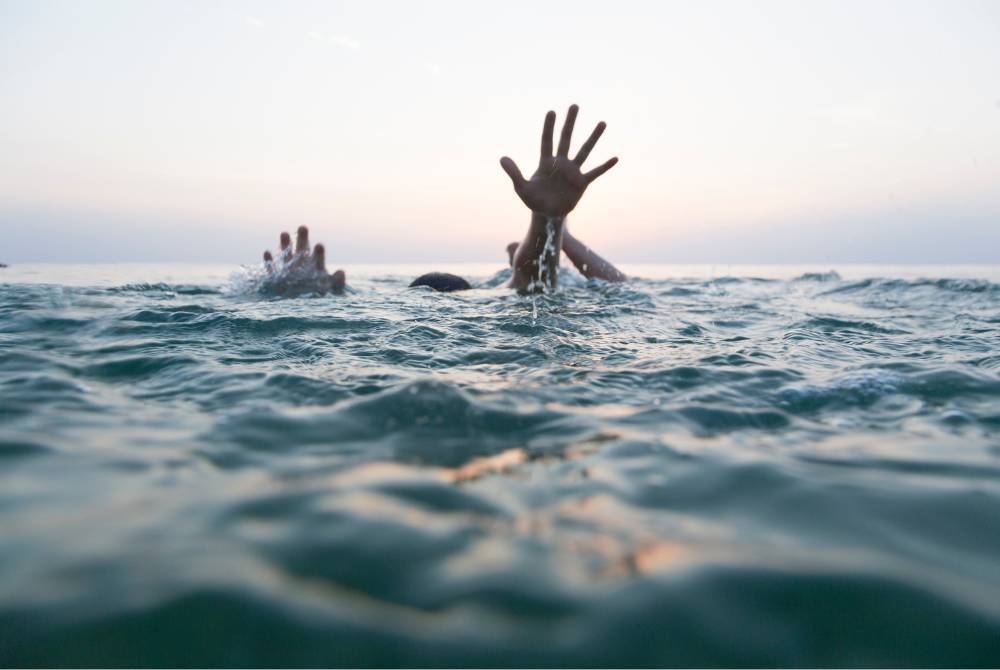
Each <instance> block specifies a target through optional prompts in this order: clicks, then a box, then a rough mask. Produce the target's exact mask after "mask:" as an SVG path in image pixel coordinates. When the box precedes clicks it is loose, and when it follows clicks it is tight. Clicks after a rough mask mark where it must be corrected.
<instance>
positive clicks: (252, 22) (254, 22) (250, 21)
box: [243, 16, 264, 28]
mask: <svg viewBox="0 0 1000 670" xmlns="http://www.w3.org/2000/svg"><path fill="white" fill-rule="evenodd" d="M243 20H244V21H245V22H246V24H247V25H248V26H253V27H254V28H262V27H264V22H263V21H261V20H260V19H258V18H257V17H256V16H245V17H243Z"/></svg>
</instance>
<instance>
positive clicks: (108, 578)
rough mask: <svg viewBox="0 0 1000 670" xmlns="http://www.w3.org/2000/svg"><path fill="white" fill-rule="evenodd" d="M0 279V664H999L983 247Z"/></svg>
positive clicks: (999, 518) (996, 312) (988, 299)
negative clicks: (716, 261) (529, 277)
mask: <svg viewBox="0 0 1000 670" xmlns="http://www.w3.org/2000/svg"><path fill="white" fill-rule="evenodd" d="M424 269H426V268H424ZM627 269H628V268H626V270H627ZM3 272H4V273H7V274H5V275H4V276H3V277H0V279H4V280H5V281H7V282H8V283H6V284H0V559H2V560H0V664H2V665H4V666H10V665H77V666H81V665H82V666H91V665H142V666H146V665H153V666H166V665H170V666H189V665H208V666H213V665H227V666H231V665H244V666H259V665H298V666H315V665H324V666H328V665H378V666H385V665H410V666H426V665H446V666H452V665H472V666H486V665H542V666H545V665H573V666H607V665H614V666H637V665H694V666H700V665H800V666H820V665H919V666H926V665H942V664H949V665H966V666H982V665H995V664H996V662H997V659H998V658H1000V605H998V603H1000V571H998V570H997V568H996V564H997V556H998V555H1000V484H998V482H1000V446H998V445H1000V376H998V375H1000V356H998V355H997V353H996V352H998V351H1000V290H998V289H1000V285H998V284H997V276H996V274H988V273H986V274H979V275H975V274H973V275H972V276H957V275H956V274H950V273H948V272H946V271H944V270H941V271H939V272H937V273H935V272H934V271H933V269H931V270H930V271H927V270H925V271H922V274H921V275H918V276H904V275H903V274H901V273H896V272H892V271H881V272H880V271H879V270H878V269H875V270H867V271H866V273H865V274H860V273H859V271H858V270H856V269H852V268H849V267H848V268H837V271H830V269H829V268H811V269H805V270H794V271H792V270H782V271H772V270H771V269H768V268H753V269H746V270H740V269H732V268H728V269H726V271H725V272H714V271H713V272H703V273H700V274H698V273H691V274H683V273H681V274H678V273H673V276H669V275H670V274H671V273H670V272H668V271H664V272H663V273H662V275H666V276H665V277H664V278H659V279H636V280H633V281H630V282H628V283H625V284H605V283H602V282H587V281H586V280H584V279H583V278H582V277H579V276H574V275H573V273H571V272H568V271H566V270H565V269H561V270H560V284H561V285H562V288H560V289H559V290H557V291H547V292H545V293H539V294H535V295H530V296H521V295H517V294H516V293H515V292H512V291H509V290H506V289H504V288H502V287H503V286H504V285H505V283H506V281H507V280H508V279H509V270H501V271H499V272H495V273H494V272H493V270H491V269H483V270H481V271H479V272H474V273H471V274H470V273H469V272H462V271H459V272H458V273H459V274H465V275H466V276H467V277H468V278H469V279H470V280H471V281H472V282H473V284H474V285H477V286H479V287H481V288H478V289H476V290H472V291H464V292H459V293H449V294H438V293H433V292H430V291H418V290H408V289H407V288H406V286H407V284H408V282H409V280H410V279H412V277H413V276H415V275H416V274H419V272H414V271H411V270H409V269H407V268H395V269H394V268H388V269H383V270H379V271H377V272H368V273H366V272H364V271H360V272H353V273H351V274H349V282H350V283H351V286H352V289H351V290H350V291H348V292H347V293H346V294H344V295H339V296H331V295H325V296H320V295H316V292H315V291H303V292H302V293H303V295H300V296H299V297H295V298H281V299H279V298H278V296H276V295H275V294H276V293H279V292H280V291H274V290H270V289H269V288H268V287H269V282H271V281H273V277H272V276H271V275H267V274H266V273H264V272H263V271H261V270H259V269H254V268H247V269H245V270H242V271H240V272H238V273H237V274H235V275H233V274H231V270H230V269H205V268H187V269H184V268H176V267H172V268H169V269H166V268H150V267H146V268H141V267H138V266H134V267H130V268H114V267H109V266H95V267H93V268H89V269H88V268H73V269H71V270H69V269H67V270H63V271H60V270H59V269H58V268H56V269H52V270H51V271H50V274H48V275H46V274H45V272H44V271H43V270H40V269H29V270H24V271H21V274H17V272H18V270H17V268H8V269H5V270H3ZM60 272H62V274H59V273H60ZM838 273H839V274H838ZM633 274H640V275H641V274H642V273H641V272H639V273H633ZM144 277H145V278H144ZM271 288H274V287H273V285H272V286H271Z"/></svg>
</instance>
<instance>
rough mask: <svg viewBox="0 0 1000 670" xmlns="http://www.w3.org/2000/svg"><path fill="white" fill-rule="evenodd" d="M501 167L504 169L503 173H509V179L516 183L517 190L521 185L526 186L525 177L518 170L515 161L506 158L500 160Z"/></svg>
mask: <svg viewBox="0 0 1000 670" xmlns="http://www.w3.org/2000/svg"><path fill="white" fill-rule="evenodd" d="M500 167H502V168H503V171H504V172H506V173H507V176H508V177H510V180H511V181H512V182H513V183H514V188H515V189H518V188H520V187H521V185H522V184H524V176H523V175H522V174H521V171H520V170H519V169H518V168H517V164H516V163H515V162H514V161H512V160H511V159H509V158H507V157H506V156H504V157H503V158H501V159H500Z"/></svg>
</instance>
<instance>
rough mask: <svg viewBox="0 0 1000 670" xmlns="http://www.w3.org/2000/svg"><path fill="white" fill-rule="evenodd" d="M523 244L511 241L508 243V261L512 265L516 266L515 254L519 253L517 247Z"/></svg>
mask: <svg viewBox="0 0 1000 670" xmlns="http://www.w3.org/2000/svg"><path fill="white" fill-rule="evenodd" d="M519 246H521V243H520V242H511V243H510V244H508V245H507V262H508V263H509V264H510V266H511V267H514V254H516V253H517V248H518V247H519Z"/></svg>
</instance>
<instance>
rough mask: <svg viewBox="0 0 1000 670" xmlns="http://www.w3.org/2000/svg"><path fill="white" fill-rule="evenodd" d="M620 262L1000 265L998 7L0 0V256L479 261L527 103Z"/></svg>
mask: <svg viewBox="0 0 1000 670" xmlns="http://www.w3.org/2000/svg"><path fill="white" fill-rule="evenodd" d="M573 102H576V103H578V104H579V105H580V107H581V111H580V118H579V120H578V122H577V137H576V138H575V141H574V151H575V147H576V146H579V143H580V142H581V141H582V140H583V139H584V138H585V137H586V135H587V134H588V133H589V131H590V129H591V128H592V127H593V125H594V124H595V123H596V122H597V121H599V120H604V121H606V122H607V123H608V130H607V132H606V133H605V134H604V137H603V138H602V139H601V141H600V143H599V144H598V145H597V148H596V149H595V150H594V152H593V154H592V155H591V159H590V161H591V164H592V165H597V164H599V163H600V162H603V161H604V160H605V159H607V158H609V157H611V156H614V155H617V156H619V157H620V159H621V162H620V163H619V165H617V166H616V167H615V168H614V169H612V170H611V171H610V172H608V173H607V175H605V176H604V177H602V178H601V179H600V180H598V181H597V182H595V183H594V185H593V186H592V187H591V188H590V190H588V192H587V193H586V194H585V195H584V197H583V200H582V201H581V203H580V205H579V207H578V208H577V210H576V211H575V212H573V214H572V215H571V217H570V224H569V225H570V227H571V229H572V230H574V231H575V233H576V234H577V235H578V236H579V237H581V238H583V239H584V240H585V241H586V242H588V243H589V244H591V245H592V246H594V247H596V248H597V249H598V250H599V251H601V252H602V253H606V255H608V256H610V257H611V258H612V259H613V260H620V261H623V262H628V261H635V262H640V261H641V262H675V263H676V262H719V263H723V262H728V263H738V262H744V263H754V262H831V263H832V262H941V263H955V262H979V263H996V262H1000V2H996V1H995V0H987V1H984V2H946V1H941V2H918V1H916V0H910V1H901V2H888V1H886V2H873V1H865V2H808V1H787V2H778V1H774V2H758V1H755V2H750V1H745V2H707V1H704V2H647V3H640V2H616V3H609V2H606V1H605V2H581V1H578V2H550V3H541V2H537V1H536V2H511V1H507V2H489V3H485V2H484V3H479V2H403V1H402V0H400V1H398V2H350V3H347V2H332V1H325V0H324V1H316V2H311V1H306V0H302V1H289V2H277V1H272V2H255V1H246V2H201V1H199V2H183V1H180V0H169V1H165V2H157V1H153V0H143V1H141V2H139V1H132V0H124V1H122V2H98V1H92V2H87V1H84V0H70V1H67V2H50V1H46V0H26V1H24V2H10V1H5V0H0V231H2V235H0V261H4V262H29V261H79V262H89V261H125V260H135V261H144V260H157V261H187V260H190V261H224V262H246V263H249V262H254V261H257V260H259V257H260V252H261V251H262V250H263V249H264V248H267V247H273V246H274V245H275V244H276V239H277V236H278V233H279V232H280V231H281V230H283V229H284V230H294V228H295V227H296V226H298V225H300V224H307V225H309V226H310V227H311V229H312V230H313V237H314V239H315V240H322V241H324V242H326V244H327V247H328V251H327V255H328V257H329V258H330V262H331V264H334V265H336V266H338V267H340V266H345V267H349V266H350V263H351V262H375V261H385V262H398V261H428V262H432V261H489V260H493V259H497V260H498V262H502V261H503V259H504V252H503V247H504V245H505V244H506V243H507V242H508V241H510V240H514V239H519V238H520V237H521V236H522V235H523V233H524V230H525V227H526V225H527V222H528V218H529V217H528V213H527V210H525V209H524V206H523V205H521V203H520V202H519V201H518V200H517V199H516V197H515V195H514V193H513V191H512V189H511V187H510V183H509V181H508V179H507V177H506V176H505V175H504V173H503V172H502V171H501V169H500V167H499V165H498V159H499V158H500V156H502V155H505V154H506V155H509V156H511V157H512V158H514V159H515V160H516V161H517V162H518V164H519V165H520V166H521V167H522V169H523V170H524V171H526V172H530V171H531V170H532V169H533V167H534V163H535V162H536V161H537V153H538V142H539V135H540V131H541V124H542V119H543V116H544V114H545V111H546V110H548V109H555V110H556V111H557V112H558V114H559V121H558V123H559V124H561V123H562V116H563V115H564V114H565V110H566V107H567V106H568V105H569V104H570V103H573Z"/></svg>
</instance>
